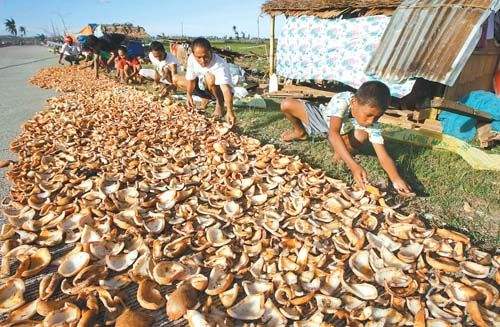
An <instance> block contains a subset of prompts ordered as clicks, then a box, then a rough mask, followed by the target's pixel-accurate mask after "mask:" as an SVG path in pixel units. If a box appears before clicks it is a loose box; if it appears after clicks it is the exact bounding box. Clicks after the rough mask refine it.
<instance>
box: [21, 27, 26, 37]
mask: <svg viewBox="0 0 500 327" xmlns="http://www.w3.org/2000/svg"><path fill="white" fill-rule="evenodd" d="M19 33H20V34H21V35H22V36H26V27H24V26H19Z"/></svg>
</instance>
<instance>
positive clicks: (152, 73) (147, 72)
mask: <svg viewBox="0 0 500 327" xmlns="http://www.w3.org/2000/svg"><path fill="white" fill-rule="evenodd" d="M139 75H141V76H142V77H144V78H147V79H152V80H154V79H155V77H156V70H154V69H152V68H141V69H139ZM160 83H163V84H167V85H169V84H170V82H169V81H167V80H166V79H163V78H162V79H161V80H160Z"/></svg>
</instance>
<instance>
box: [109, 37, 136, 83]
mask: <svg viewBox="0 0 500 327" xmlns="http://www.w3.org/2000/svg"><path fill="white" fill-rule="evenodd" d="M115 68H116V72H117V76H118V78H119V80H120V82H121V83H128V81H131V80H133V79H134V77H135V76H137V74H138V72H139V69H140V68H141V64H140V63H139V60H138V59H137V58H136V57H131V58H129V57H128V56H127V48H126V47H124V46H120V47H119V48H118V54H117V56H116V59H115Z"/></svg>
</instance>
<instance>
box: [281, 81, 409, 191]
mask: <svg viewBox="0 0 500 327" xmlns="http://www.w3.org/2000/svg"><path fill="white" fill-rule="evenodd" d="M389 102H390V91H389V88H388V87H387V86H386V85H385V84H384V83H381V82H377V81H370V82H366V83H364V84H363V85H361V87H360V88H359V89H358V91H357V92H356V94H353V93H351V92H342V93H339V94H336V95H335V96H333V97H332V99H331V100H330V102H329V103H328V105H327V106H326V107H325V106H319V107H318V106H315V105H314V104H312V103H310V102H305V101H301V100H295V99H285V100H284V101H283V102H282V103H281V111H282V112H283V114H284V115H285V117H286V118H287V119H288V120H289V121H290V123H291V124H292V127H293V129H291V130H289V131H286V132H284V133H283V134H282V136H281V138H282V140H283V141H285V142H289V141H293V140H305V139H307V135H309V136H324V135H326V134H327V135H328V141H329V143H330V145H331V147H332V148H333V150H334V151H335V157H336V158H340V159H341V160H342V161H343V162H345V163H346V164H347V166H348V167H349V169H350V170H351V172H352V174H353V177H354V179H355V181H356V182H357V183H358V185H359V186H360V187H362V188H363V189H364V188H365V184H366V183H367V173H366V171H365V170H364V168H363V167H361V165H359V164H358V163H357V162H356V161H355V160H354V159H353V157H352V153H353V152H354V150H356V149H358V148H359V147H360V146H361V145H362V144H363V143H365V142H366V141H370V142H371V143H372V145H373V148H374V149H375V152H376V154H377V157H378V160H379V162H380V165H381V166H382V168H383V169H384V170H385V171H386V172H387V175H388V176H389V179H390V180H391V181H392V183H393V185H394V188H395V189H396V190H397V191H398V192H400V193H403V194H411V188H410V187H409V186H408V184H407V183H406V182H405V181H404V180H403V179H402V178H401V176H400V175H399V173H398V170H397V168H396V165H395V164H394V161H393V160H392V159H391V157H390V156H389V154H388V153H387V150H386V148H385V146H384V139H383V138H382V133H381V130H380V126H379V125H378V123H377V120H378V119H379V118H380V117H381V116H382V115H383V114H384V112H385V110H386V109H387V107H388V106H389Z"/></svg>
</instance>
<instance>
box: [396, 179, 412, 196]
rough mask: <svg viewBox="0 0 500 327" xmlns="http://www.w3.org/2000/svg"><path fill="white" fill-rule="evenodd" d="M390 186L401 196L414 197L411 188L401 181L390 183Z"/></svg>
mask: <svg viewBox="0 0 500 327" xmlns="http://www.w3.org/2000/svg"><path fill="white" fill-rule="evenodd" d="M392 185H393V186H394V189H396V191H397V192H398V193H399V194H401V195H403V196H414V195H415V193H413V192H412V190H411V187H410V186H409V185H408V184H407V183H406V182H405V181H404V180H403V179H402V178H398V179H395V180H393V181H392Z"/></svg>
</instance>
